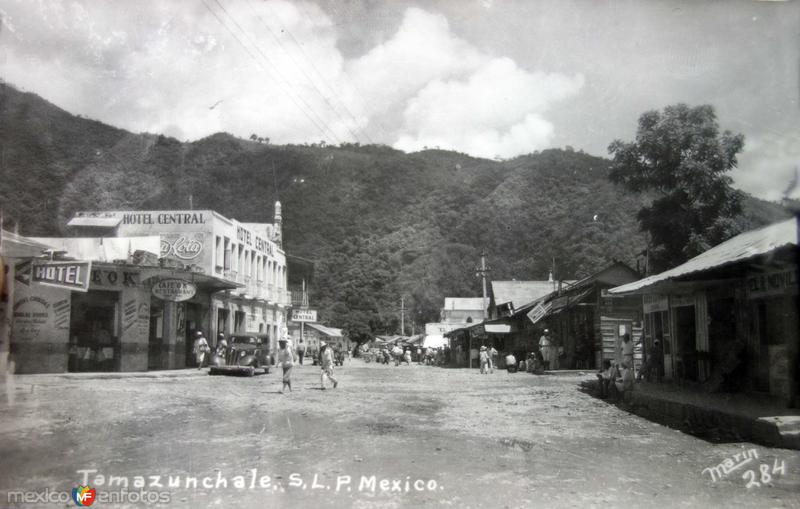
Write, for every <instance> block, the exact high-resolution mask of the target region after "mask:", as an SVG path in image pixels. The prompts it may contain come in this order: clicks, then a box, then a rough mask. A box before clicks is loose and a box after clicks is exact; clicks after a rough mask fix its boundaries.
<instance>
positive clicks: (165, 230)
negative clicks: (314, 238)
mask: <svg viewBox="0 0 800 509" xmlns="http://www.w3.org/2000/svg"><path fill="white" fill-rule="evenodd" d="M281 223H282V219H281V205H280V202H276V203H275V218H274V223H243V222H239V221H237V220H235V219H229V218H226V217H224V216H222V215H221V214H219V213H217V212H215V211H213V210H135V211H132V210H128V211H124V210H123V211H91V212H78V213H76V214H75V216H74V217H73V218H72V219H71V220H70V221H69V223H68V226H69V227H70V228H71V229H72V231H73V233H75V234H76V235H80V236H92V237H137V236H153V235H158V236H159V237H160V239H161V253H160V260H161V265H162V266H165V267H168V268H174V269H175V270H176V271H178V273H179V274H183V275H184V278H183V279H185V280H187V281H190V282H191V281H193V282H194V283H195V286H196V287H197V292H196V294H195V295H194V296H193V297H191V298H190V299H187V300H185V301H181V302H173V301H170V300H163V301H162V300H161V299H159V298H158V297H156V296H154V297H153V298H152V301H151V310H150V311H151V317H152V321H153V323H154V326H153V327H151V331H150V336H151V337H150V349H151V351H153V352H154V353H155V351H158V352H160V355H161V356H162V360H160V361H157V362H156V361H154V362H153V363H152V364H157V365H158V366H159V367H170V368H174V367H182V366H184V365H192V364H193V358H192V355H191V349H192V341H193V338H194V335H195V333H196V331H203V332H204V333H205V335H206V337H207V338H208V339H209V342H210V344H212V346H213V345H214V344H215V342H216V338H217V336H218V334H219V333H224V334H225V335H226V336H229V335H231V334H245V333H247V334H259V333H260V334H268V335H269V337H270V343H271V346H272V348H273V351H275V346H276V341H277V338H278V337H279V336H281V335H282V334H285V333H286V322H287V308H288V307H289V306H290V305H291V294H290V293H289V291H288V289H287V288H288V286H287V268H286V254H285V253H284V251H283V248H282V225H281ZM232 285H235V286H236V288H235V289H232V290H231V289H227V288H230V287H231V286H232ZM159 317H160V318H159ZM152 357H155V355H151V358H152ZM153 367H156V366H153Z"/></svg>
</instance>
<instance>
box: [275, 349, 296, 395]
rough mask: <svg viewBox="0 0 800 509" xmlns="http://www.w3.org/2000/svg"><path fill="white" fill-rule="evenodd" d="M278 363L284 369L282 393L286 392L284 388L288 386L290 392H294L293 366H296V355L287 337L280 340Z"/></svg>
mask: <svg viewBox="0 0 800 509" xmlns="http://www.w3.org/2000/svg"><path fill="white" fill-rule="evenodd" d="M278 365H280V367H281V368H282V369H283V385H282V386H281V394H284V392H283V390H284V389H286V388H287V387H288V388H289V392H292V366H294V355H293V354H292V349H291V348H290V347H289V346H288V341H287V339H286V338H285V337H283V338H281V339H279V340H278Z"/></svg>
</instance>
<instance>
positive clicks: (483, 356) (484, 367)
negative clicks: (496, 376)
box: [478, 346, 489, 375]
mask: <svg viewBox="0 0 800 509" xmlns="http://www.w3.org/2000/svg"><path fill="white" fill-rule="evenodd" d="M478 359H480V364H481V375H485V374H487V373H488V372H489V352H488V351H487V350H486V347H485V346H481V351H480V353H479V354H478Z"/></svg>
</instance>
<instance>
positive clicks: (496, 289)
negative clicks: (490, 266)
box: [492, 281, 558, 308]
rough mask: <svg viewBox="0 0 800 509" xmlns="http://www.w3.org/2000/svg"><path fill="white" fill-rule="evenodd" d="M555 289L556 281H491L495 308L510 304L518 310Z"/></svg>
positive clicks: (556, 287) (556, 286)
mask: <svg viewBox="0 0 800 509" xmlns="http://www.w3.org/2000/svg"><path fill="white" fill-rule="evenodd" d="M557 289H558V282H557V281H492V294H493V295H494V303H495V306H498V305H500V304H505V303H506V302H511V303H512V305H513V306H514V307H515V308H519V307H521V306H524V305H525V304H528V303H530V302H533V301H535V300H536V299H538V298H540V297H543V296H545V295H547V294H548V293H550V292H552V291H554V290H557Z"/></svg>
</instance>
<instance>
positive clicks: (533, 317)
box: [526, 301, 553, 323]
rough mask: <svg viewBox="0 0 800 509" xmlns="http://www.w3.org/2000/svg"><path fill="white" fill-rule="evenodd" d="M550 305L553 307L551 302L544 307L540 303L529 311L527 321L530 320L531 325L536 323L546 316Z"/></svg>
mask: <svg viewBox="0 0 800 509" xmlns="http://www.w3.org/2000/svg"><path fill="white" fill-rule="evenodd" d="M552 305H553V302H552V301H550V302H548V303H547V304H544V305H542V303H541V302H540V303H539V304H536V306H535V307H534V308H533V309H531V310H530V311H529V312H528V314H527V315H526V316H527V317H528V320H530V321H531V322H532V323H536V322H538V321H539V320H541V319H542V318H544V315H546V314H547V312H548V311H550V306H552Z"/></svg>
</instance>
